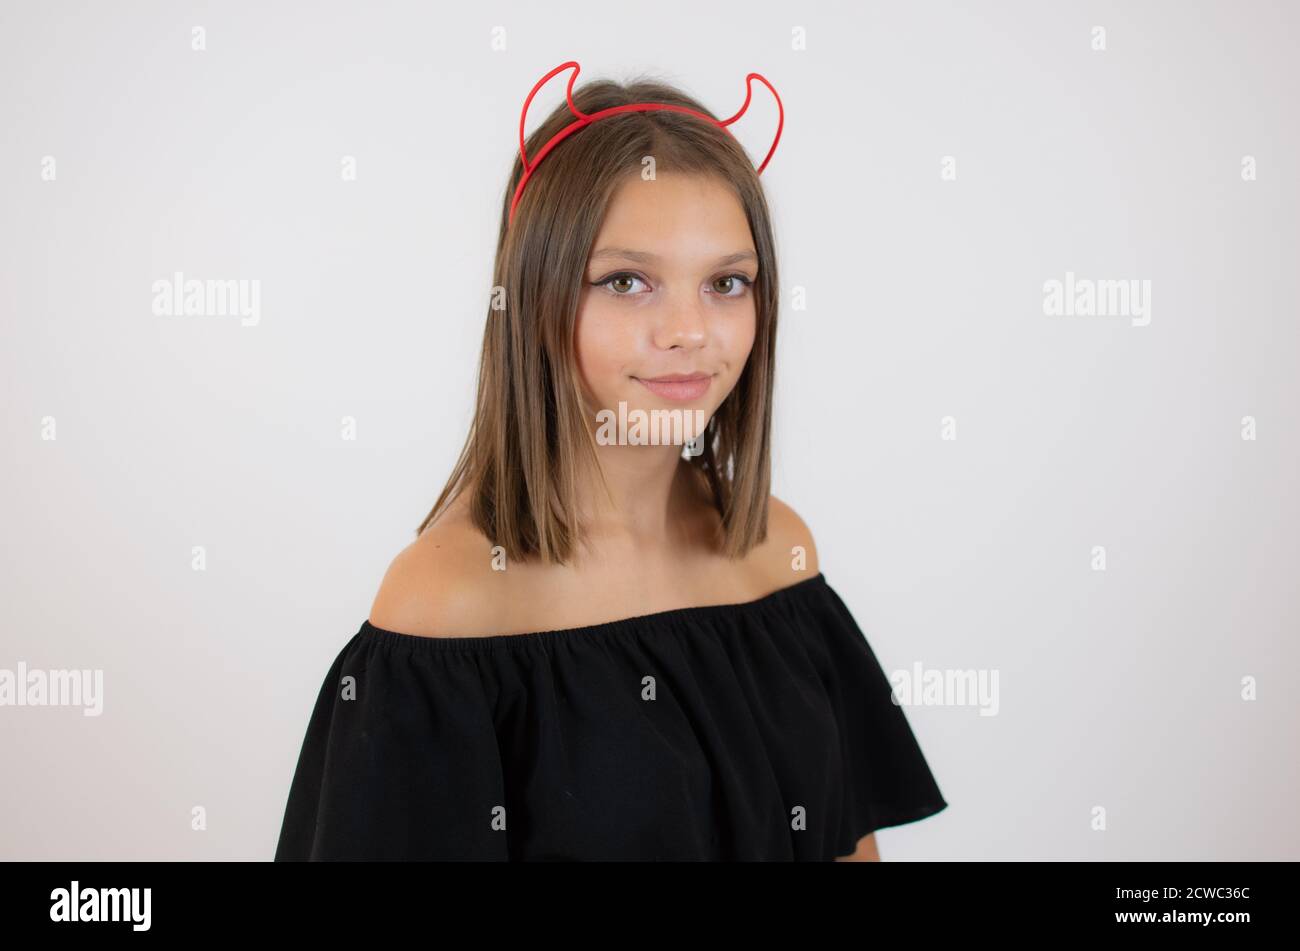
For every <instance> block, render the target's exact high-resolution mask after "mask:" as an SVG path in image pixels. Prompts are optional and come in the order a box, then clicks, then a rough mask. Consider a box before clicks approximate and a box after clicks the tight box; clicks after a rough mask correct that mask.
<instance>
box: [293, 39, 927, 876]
mask: <svg viewBox="0 0 1300 951" xmlns="http://www.w3.org/2000/svg"><path fill="white" fill-rule="evenodd" d="M570 66H571V67H573V68H574V72H573V74H572V75H571V76H570V79H569V88H568V92H567V94H566V95H567V101H566V103H564V104H562V105H561V106H560V107H558V108H557V109H556V110H555V111H554V112H552V113H551V115H550V116H548V117H547V119H546V121H545V122H544V123H543V124H542V125H541V127H540V128H539V129H537V130H536V131H535V132H534V133H533V135H532V137H531V138H530V139H529V140H528V142H527V143H523V141H522V139H523V118H521V120H520V138H521V155H520V158H519V160H517V161H516V162H515V165H514V171H513V174H512V176H511V179H510V185H509V187H508V189H507V191H506V195H505V201H504V202H503V206H502V217H501V228H500V234H499V239H498V244H497V252H496V265H495V270H494V275H495V276H494V284H495V285H496V287H495V288H494V289H493V290H494V293H493V299H492V303H491V305H490V308H489V311H488V314H487V321H486V329H485V332H484V339H483V351H482V356H481V360H480V364H479V381H478V394H477V404H476V409H475V415H474V420H473V424H472V427H471V430H470V433H469V437H468V440H467V441H466V443H465V447H464V450H463V451H462V453H461V456H460V459H459V460H458V462H457V463H456V466H455V468H454V470H453V472H452V474H451V477H450V479H449V481H448V483H447V485H446V487H445V488H444V489H443V491H442V493H441V495H440V496H439V498H438V500H437V502H436V503H435V505H434V507H433V510H432V511H431V512H430V513H429V515H428V516H427V517H426V518H425V519H424V521H423V522H422V523H421V524H420V526H419V528H418V530H417V533H416V534H417V537H416V539H415V540H414V541H413V542H412V543H411V544H410V545H409V546H408V547H407V548H406V549H405V550H403V551H402V552H400V553H399V554H398V555H397V556H396V558H395V559H394V560H393V562H392V564H391V566H390V567H389V568H388V571H387V573H386V575H385V576H384V579H383V582H382V584H381V585H380V588H379V591H378V594H377V595H376V597H375V600H374V604H373V606H372V608H371V611H370V616H369V618H368V619H367V620H365V621H364V622H363V623H362V625H361V628H360V630H359V631H358V632H357V633H356V634H355V635H354V636H353V637H352V638H351V639H350V640H349V641H348V642H347V644H346V645H345V646H344V647H343V649H342V651H341V652H340V653H339V655H338V657H337V659H336V660H335V661H334V663H333V665H332V666H331V668H330V670H329V673H328V674H327V675H326V678H325V682H324V685H323V686H322V688H321V691H320V694H319V697H318V699H317V701H316V705H315V709H314V712H313V713H312V716H311V720H310V722H309V724H308V727H307V734H306V739H305V741H304V743H303V747H302V752H301V755H300V758H299V760H298V765H297V771H296V773H295V775H294V778H293V783H292V786H291V788H290V791H289V799H288V805H287V808H286V811H285V816H284V823H283V827H282V830H281V833H280V839H279V844H278V848H277V850H276V854H275V858H276V860H277V861H285V860H304V859H311V860H322V859H416V860H421V859H423V860H437V859H500V860H832V859H839V860H865V859H874V858H876V857H877V854H876V848H875V842H874V836H873V835H872V833H873V832H874V831H875V830H876V829H880V828H882V827H885V826H892V825H898V824H900V823H905V822H912V821H915V820H918V819H922V818H924V817H927V816H930V815H933V814H934V813H936V812H939V811H940V810H942V809H944V808H945V807H946V805H947V803H946V802H945V801H944V799H943V797H942V796H941V795H940V792H939V789H938V786H937V785H936V783H935V780H934V777H933V776H932V775H931V773H930V770H929V768H928V766H927V764H926V761H925V758H924V757H923V755H922V753H921V750H920V748H919V747H918V745H917V742H916V740H915V738H914V735H913V734H912V732H911V730H910V729H909V727H908V724H907V721H906V719H905V717H904V714H903V710H902V708H901V707H900V706H897V705H895V704H894V703H893V702H892V701H891V689H890V684H889V682H888V680H887V679H886V677H885V675H884V672H883V670H882V668H881V666H880V665H879V663H878V662H877V660H876V658H875V656H874V654H873V653H872V651H871V649H870V648H869V647H868V645H867V642H866V640H865V639H864V637H863V634H862V632H861V631H860V630H859V629H858V627H857V625H856V623H855V622H854V620H853V618H852V616H851V615H850V613H849V611H848V609H847V608H846V607H845V605H844V603H843V601H841V600H840V598H839V596H838V595H837V594H836V593H835V592H834V591H833V590H832V588H831V587H830V585H829V584H828V582H827V580H826V578H825V576H824V575H823V574H822V573H821V571H820V570H819V567H818V561H817V551H816V548H815V546H814V544H813V538H812V535H811V534H810V533H809V531H808V528H807V526H806V525H805V524H804V523H803V521H802V520H801V519H800V518H799V516H798V515H796V514H795V512H794V511H793V510H792V509H791V508H790V507H789V506H788V505H785V504H784V503H782V502H780V501H779V500H777V499H775V498H773V497H772V496H771V495H770V494H769V492H770V487H769V473H770V458H769V450H770V428H771V419H772V395H773V389H772V384H773V371H774V367H775V362H776V352H775V343H776V329H777V321H776V318H777V301H778V290H777V266H776V253H775V247H774V239H773V234H772V226H771V220H770V216H769V212H768V207H767V203H766V199H765V198H764V195H763V191H762V187H761V185H760V183H759V172H761V171H762V166H760V168H759V169H758V170H756V169H755V168H754V166H753V165H752V164H751V162H750V160H749V158H748V157H747V155H746V154H745V152H744V150H743V149H742V148H741V147H740V145H739V144H738V142H737V141H736V139H735V137H734V136H733V135H732V134H731V132H730V131H729V129H728V128H727V125H728V124H729V123H730V122H731V121H733V120H734V119H735V118H738V117H739V116H740V113H737V114H736V116H735V117H733V118H732V119H731V120H727V121H726V122H723V121H720V120H718V119H716V117H713V116H712V114H711V113H708V112H707V111H706V110H705V109H704V107H703V106H702V105H700V104H699V103H698V102H696V101H695V100H693V99H691V98H689V97H688V96H686V95H684V94H683V93H681V92H680V91H678V90H676V89H674V88H672V87H670V86H667V85H664V84H661V83H658V82H651V81H645V80H642V81H636V82H632V83H629V84H626V85H620V84H616V83H614V82H609V81H602V82H592V83H587V84H584V85H583V86H582V87H580V88H578V89H576V90H575V89H574V88H573V79H574V78H575V77H576V75H577V64H576V63H566V64H565V65H564V66H561V67H558V68H557V69H556V70H553V71H552V72H551V73H550V74H548V76H546V77H545V78H544V79H543V80H542V82H539V83H538V86H536V87H534V90H533V92H534V94H535V93H536V91H537V88H538V87H540V86H541V84H542V83H544V82H545V81H546V80H547V79H549V78H550V77H551V76H554V75H555V74H556V73H557V72H559V71H560V70H562V69H565V68H568V67H570ZM753 77H757V78H759V79H762V77H759V76H757V74H751V78H753ZM762 81H763V82H764V83H765V84H766V82H767V81H766V80H765V79H763V80H762ZM748 82H749V80H747V92H748ZM768 88H769V89H770V88H771V87H770V85H769V87H768ZM773 92H775V90H773ZM531 99H532V95H530V96H529V97H528V101H531ZM777 101H778V105H779V99H778V100H777ZM748 102H749V99H748V96H747V97H746V107H747V106H748ZM633 104H641V105H640V106H637V107H635V108H629V109H622V110H617V111H615V112H611V113H606V114H604V115H599V114H600V113H601V111H602V110H606V109H611V108H614V107H619V106H631V105H633ZM647 105H649V106H651V108H645V106H647ZM527 107H528V102H525V106H524V111H525V116H526V113H527ZM741 112H744V109H743V108H742V110H741ZM583 117H585V118H586V120H591V121H578V120H581V119H583ZM571 126H572V129H571V131H570V132H569V133H565V132H564V130H565V129H566V128H569V127H571ZM556 136H559V138H558V139H556V140H555V141H552V140H553V139H554V138H555V137H556ZM777 137H778V139H779V131H778V133H777ZM546 143H551V146H550V148H549V150H547V149H546V145H545V144H546ZM775 145H776V142H775V141H774V142H773V149H775ZM525 156H527V157H528V158H527V159H525ZM768 157H769V158H770V157H771V152H770V151H769V153H768ZM543 158H544V159H545V161H542V159H543ZM526 162H527V165H526V164H525V163H526ZM764 165H766V161H764ZM525 173H527V177H526V179H525ZM521 180H522V184H521ZM655 411H659V412H658V414H657V415H656V416H655V418H657V419H660V420H671V421H672V423H673V424H674V425H676V424H681V425H682V426H683V428H682V429H681V430H680V431H679V430H677V429H672V428H670V427H669V426H662V427H660V428H659V431H660V432H665V433H671V435H670V436H669V438H668V439H663V440H655V439H654V438H653V435H654V432H655V429H654V427H650V430H649V431H647V430H646V429H645V428H642V429H640V430H638V429H637V427H636V426H632V425H628V426H623V425H621V424H619V425H613V424H611V420H624V419H633V418H636V417H637V416H638V415H639V414H645V415H644V416H642V419H644V418H645V417H646V416H651V415H652V414H654V413H655ZM620 414H621V415H620ZM693 419H703V420H705V421H706V422H707V426H706V428H705V429H704V431H703V433H702V434H699V435H698V437H697V438H693V439H692V438H689V437H690V436H691V431H690V429H689V424H690V422H691V420H693Z"/></svg>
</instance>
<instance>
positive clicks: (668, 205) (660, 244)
mask: <svg viewBox="0 0 1300 951" xmlns="http://www.w3.org/2000/svg"><path fill="white" fill-rule="evenodd" d="M611 247H617V248H630V249H635V250H639V251H643V252H646V253H647V254H650V255H654V256H656V257H658V258H665V259H671V258H679V259H683V260H685V259H691V258H699V257H709V258H715V257H718V256H720V255H723V254H731V253H732V252H735V251H739V250H743V249H748V250H753V247H754V241H753V237H752V235H751V234H750V231H749V222H748V220H747V219H746V217H745V209H744V206H743V205H742V204H741V203H740V199H739V198H738V197H737V196H736V193H735V191H734V190H733V189H732V188H730V187H729V186H728V185H726V184H725V183H723V182H720V181H718V180H717V179H716V178H710V177H707V176H698V175H689V176H688V175H660V176H659V177H658V178H656V179H654V180H652V181H644V180H642V179H641V176H640V175H639V174H634V175H631V176H629V177H628V178H627V179H626V180H625V181H624V182H623V183H622V184H621V185H619V186H618V188H617V189H615V191H614V195H613V197H612V199H611V200H610V203H609V208H608V209H607V210H606V212H605V218H604V220H603V221H602V222H601V226H600V229H599V230H598V231H597V232H596V240H595V242H594V243H593V245H592V251H593V253H594V252H597V251H600V250H601V249H604V248H611Z"/></svg>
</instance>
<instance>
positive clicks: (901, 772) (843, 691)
mask: <svg viewBox="0 0 1300 951" xmlns="http://www.w3.org/2000/svg"><path fill="white" fill-rule="evenodd" d="M818 587H819V593H818V596H817V597H815V598H811V599H809V602H808V605H807V610H808V611H809V612H810V618H809V620H810V621H812V622H813V626H815V627H816V628H817V630H819V631H820V632H821V635H822V645H823V646H824V648H825V651H826V655H825V656H826V662H827V663H826V667H825V668H824V676H825V679H826V691H827V695H828V696H829V698H830V701H831V705H832V708H833V710H834V712H835V721H836V723H837V725H838V727H839V737H840V750H841V762H842V763H843V781H842V782H843V785H842V789H843V804H842V808H841V812H840V821H839V825H838V839H837V847H836V854H837V855H850V854H852V853H853V852H854V850H855V849H856V848H857V843H858V840H859V839H861V838H862V837H863V836H865V835H868V834H870V833H872V832H875V831H876V830H877V829H883V828H886V827H888V826H897V825H902V824H904V823H908V822H915V821H917V820H919V819H925V818H927V817H929V816H932V815H934V814H935V813H938V812H941V811H942V810H943V809H945V808H947V806H948V803H947V801H946V800H945V799H944V797H943V795H942V793H941V792H940V790H939V786H938V783H937V782H936V781H935V778H934V775H933V773H932V772H931V771H930V767H929V764H928V763H927V762H926V759H925V756H924V754H923V753H922V751H921V746H920V744H919V743H918V742H917V739H916V735H915V734H914V733H913V732H912V728H911V726H910V725H909V724H908V722H907V717H906V716H905V715H904V712H903V708H902V707H901V706H899V705H898V704H896V703H894V700H893V688H892V686H891V684H890V682H889V678H888V677H887V676H886V675H885V671H884V669H883V668H882V667H881V665H880V661H879V660H877V658H876V655H875V652H874V651H873V650H872V649H871V646H870V644H869V643H868V642H867V639H866V636H865V635H864V634H863V632H862V629H861V628H860V627H859V626H858V624H857V622H856V621H855V620H854V618H853V615H852V613H850V611H849V609H848V607H847V606H846V605H845V603H844V601H843V600H842V599H841V598H840V596H839V595H838V594H837V593H836V592H835V589H834V588H832V587H831V586H830V585H829V584H820V585H819V586H818Z"/></svg>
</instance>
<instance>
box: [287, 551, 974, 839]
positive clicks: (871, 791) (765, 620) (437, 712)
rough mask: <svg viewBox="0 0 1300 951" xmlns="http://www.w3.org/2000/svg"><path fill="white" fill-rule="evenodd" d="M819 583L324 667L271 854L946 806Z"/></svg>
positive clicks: (836, 833) (409, 640) (856, 835)
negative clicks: (737, 599) (744, 599)
mask: <svg viewBox="0 0 1300 951" xmlns="http://www.w3.org/2000/svg"><path fill="white" fill-rule="evenodd" d="M947 805H948V804H947V802H945V800H944V798H943V796H942V795H941V794H940V792H939V788H938V786H937V785H936V783H935V779H934V776H933V775H932V774H931V772H930V769H929V767H928V765H927V764H926V761H925V757H924V756H923V755H922V753H921V749H920V747H919V745H918V744H917V742H916V738H915V736H914V735H913V733H912V731H911V729H910V727H909V726H908V723H907V720H906V718H905V717H904V714H903V708H902V707H901V706H898V705H896V704H895V703H893V701H892V699H891V689H890V684H889V681H888V679H887V678H886V676H885V673H884V671H883V669H882V668H881V666H880V664H879V662H878V661H877V660H876V657H875V654H874V653H873V652H872V650H871V648H870V647H869V646H868V644H867V641H866V639H865V638H864V636H863V634H862V631H861V630H860V629H859V628H858V626H857V624H856V623H855V621H854V620H853V617H852V615H851V614H850V613H849V610H848V608H847V607H845V605H844V602H843V601H841V600H840V597H839V595H837V594H836V593H835V591H834V590H833V589H832V588H831V586H830V585H829V584H828V583H827V581H826V578H825V575H824V574H821V573H819V574H815V575H813V576H811V577H809V578H806V579H804V580H802V581H799V582H797V583H795V584H793V585H790V586H789V587H786V588H782V589H779V590H777V591H775V592H773V593H772V594H769V595H767V596H766V597H763V598H759V599H758V600H756V601H747V602H743V603H740V604H729V605H708V606H702V607H687V608H677V609H673V610H668V611H660V612H657V613H654V614H647V615H642V616H639V617H633V618H625V619H622V620H617V621H609V622H606V623H602V624H593V625H589V626H585V627H578V628H567V629H563V630H554V631H539V632H535V633H530V634H507V635H501V636H486V637H453V638H439V637H418V636H415V635H412V634H401V633H396V632H393V631H386V630H383V629H381V628H377V627H375V626H374V625H372V624H371V623H370V622H369V620H366V621H365V622H363V623H362V625H361V629H360V630H359V631H358V632H357V633H356V634H355V635H354V636H353V637H352V638H351V639H350V640H349V641H348V642H347V644H346V645H345V646H344V647H343V649H342V651H341V652H340V653H339V655H338V657H337V659H336V660H335V661H334V663H333V665H332V666H331V667H330V670H329V673H328V674H327V675H326V677H325V683H324V685H323V686H322V688H321V691H320V695H319V697H318V698H317V700H316V705H315V709H314V710H313V712H312V714H311V719H310V721H309V723H308V725H307V734H306V739H305V740H304V742H303V745H302V751H301V754H300V756H299V759H298V763H297V769H296V771H295V773H294V776H293V782H292V784H291V786H290V789H289V797H288V803H287V806H286V809H285V813H284V821H283V825H282V827H281V830H280V838H279V843H278V845H277V847H276V851H275V861H277V862H282V861H300V860H433V861H437V860H498V861H506V860H531V861H539V860H552V861H555V860H560V861H564V860H571V861H584V860H595V861H600V860H627V861H673V860H687V861H692V860H694V861H708V860H741V861H744V860H769V861H791V860H798V861H829V860H832V859H834V858H835V857H836V856H842V855H848V854H850V853H852V852H853V851H854V849H855V848H856V846H857V842H858V840H859V839H860V838H861V837H862V836H864V835H867V834H868V833H870V832H873V831H875V830H876V829H880V828H883V827H885V826H894V825H900V824H902V823H906V822H913V821H916V820H918V819H923V818H925V817H927V816H931V815H934V814H935V813H937V812H939V811H940V810H942V809H944V808H946V807H947Z"/></svg>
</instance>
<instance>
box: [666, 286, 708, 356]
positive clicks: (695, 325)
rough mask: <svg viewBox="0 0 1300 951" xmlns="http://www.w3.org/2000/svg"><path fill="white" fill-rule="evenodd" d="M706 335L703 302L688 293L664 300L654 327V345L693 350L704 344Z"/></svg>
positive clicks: (706, 326) (706, 327) (706, 328)
mask: <svg viewBox="0 0 1300 951" xmlns="http://www.w3.org/2000/svg"><path fill="white" fill-rule="evenodd" d="M707 336H708V325H707V323H706V317H705V313H704V304H703V302H702V301H700V300H699V298H698V297H697V296H695V295H692V294H689V293H687V294H681V295H677V296H674V297H672V298H671V299H669V300H668V301H667V302H666V304H665V307H664V312H663V315H662V317H661V318H660V319H659V321H658V322H657V323H656V324H655V329H654V342H655V345H656V346H657V347H659V348H660V349H662V350H669V349H672V348H673V347H681V348H683V349H686V350H694V349H696V348H698V347H702V346H704V342H705V340H706V339H707Z"/></svg>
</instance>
